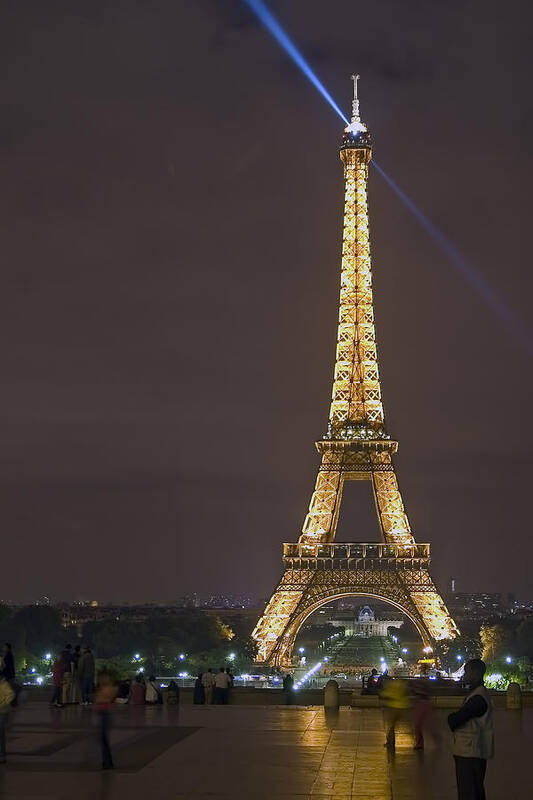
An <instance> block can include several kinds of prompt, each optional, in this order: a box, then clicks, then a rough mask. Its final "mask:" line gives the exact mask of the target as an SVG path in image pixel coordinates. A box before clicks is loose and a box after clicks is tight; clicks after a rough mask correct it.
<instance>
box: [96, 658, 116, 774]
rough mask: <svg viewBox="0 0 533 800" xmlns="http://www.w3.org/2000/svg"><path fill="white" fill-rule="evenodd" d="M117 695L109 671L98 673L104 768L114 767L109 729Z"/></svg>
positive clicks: (97, 692)
mask: <svg viewBox="0 0 533 800" xmlns="http://www.w3.org/2000/svg"><path fill="white" fill-rule="evenodd" d="M116 696H117V686H116V683H115V681H114V680H113V678H112V676H111V675H110V674H109V673H108V672H101V673H100V674H99V675H98V685H97V687H96V693H95V701H96V708H97V711H98V716H99V718H100V726H99V727H100V748H101V751H102V769H113V756H112V754H111V746H110V744H109V731H110V728H111V707H112V705H113V703H114V701H115V697H116Z"/></svg>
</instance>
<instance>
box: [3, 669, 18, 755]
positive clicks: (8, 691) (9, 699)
mask: <svg viewBox="0 0 533 800" xmlns="http://www.w3.org/2000/svg"><path fill="white" fill-rule="evenodd" d="M14 699H15V692H14V690H13V689H12V687H11V684H10V683H9V681H8V680H7V679H6V678H4V676H3V675H0V764H5V763H6V730H7V723H8V721H9V712H10V711H11V705H12V703H13V701H14Z"/></svg>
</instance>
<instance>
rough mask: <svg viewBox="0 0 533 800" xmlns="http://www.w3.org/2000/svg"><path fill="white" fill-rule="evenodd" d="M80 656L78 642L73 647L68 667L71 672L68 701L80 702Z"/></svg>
mask: <svg viewBox="0 0 533 800" xmlns="http://www.w3.org/2000/svg"><path fill="white" fill-rule="evenodd" d="M80 658H81V646H80V645H79V644H77V645H76V647H75V648H74V652H73V653H72V661H71V662H70V669H71V672H72V676H71V682H70V697H69V702H70V703H80V702H81V683H80V677H79V671H78V667H79V662H80Z"/></svg>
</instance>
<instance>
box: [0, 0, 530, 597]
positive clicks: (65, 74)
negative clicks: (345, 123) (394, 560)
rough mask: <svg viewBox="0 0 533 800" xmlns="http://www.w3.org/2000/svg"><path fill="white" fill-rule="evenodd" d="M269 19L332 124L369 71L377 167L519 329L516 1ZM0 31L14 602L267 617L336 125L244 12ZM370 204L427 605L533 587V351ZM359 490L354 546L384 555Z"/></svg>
mask: <svg viewBox="0 0 533 800" xmlns="http://www.w3.org/2000/svg"><path fill="white" fill-rule="evenodd" d="M270 7H271V8H272V10H273V11H274V12H275V13H276V14H277V15H278V16H279V18H280V20H281V21H282V22H283V24H284V25H285V26H286V28H287V30H288V31H289V33H290V34H291V35H292V36H293V37H294V38H295V40H297V42H298V44H299V46H300V47H301V49H302V51H303V52H304V54H305V56H306V57H307V58H308V59H309V60H310V62H311V63H312V65H313V67H314V68H315V69H316V70H317V72H318V74H319V75H320V77H321V79H322V80H323V81H324V83H325V84H326V86H327V87H328V89H329V90H330V91H331V93H332V94H333V96H334V97H335V99H336V100H337V102H339V104H340V105H341V106H342V107H343V108H344V109H345V110H346V112H349V108H350V93H351V83H350V80H349V76H350V74H351V72H353V71H354V70H356V71H358V72H359V73H360V74H361V81H360V97H361V111H362V117H363V119H364V121H365V122H366V123H367V124H368V125H369V127H370V129H371V131H372V134H373V139H374V154H375V156H376V158H377V159H378V161H379V163H380V164H381V165H382V166H383V167H384V168H385V169H386V170H387V171H388V172H389V173H390V174H391V175H392V176H393V178H394V179H395V180H396V181H397V182H398V183H399V184H400V185H401V186H402V188H403V189H404V190H406V191H407V192H408V194H409V195H410V196H411V197H412V198H413V199H414V200H415V202H416V203H417V204H418V205H419V206H420V207H421V208H422V209H423V211H424V212H425V213H426V214H427V215H428V216H429V217H430V218H431V219H432V220H433V221H434V222H435V223H436V224H437V225H438V226H439V227H440V228H441V229H442V230H443V231H444V232H445V233H446V235H447V236H449V237H450V238H451V239H452V241H453V243H454V244H455V246H456V247H457V248H459V249H460V250H461V251H462V252H463V253H464V254H465V256H466V257H467V258H468V259H469V260H470V261H471V262H472V263H473V264H474V265H475V266H476V267H477V268H478V269H479V270H480V271H481V272H482V273H483V275H484V276H485V278H486V280H487V281H488V282H489V283H490V284H491V286H492V287H493V288H494V290H495V291H496V292H497V294H498V295H499V296H500V297H501V299H502V300H503V301H504V302H505V303H507V304H508V305H509V307H510V308H511V309H512V310H513V314H514V315H515V316H516V318H517V319H519V320H522V321H523V322H525V324H526V325H527V326H529V328H530V330H531V329H532V328H533V321H532V319H531V296H532V291H533V285H532V277H531V259H530V242H529V239H530V233H531V177H532V169H531V167H532V154H531V140H532V139H533V111H532V101H531V81H532V69H531V58H530V53H531V51H530V45H531V33H530V31H531V22H532V19H531V16H532V15H531V11H530V8H531V7H530V6H529V5H528V6H526V3H525V2H523V3H514V2H512V1H511V2H507V3H505V4H502V3H501V2H497V3H496V2H486V1H485V0H483V1H482V0H473V2H468V3H467V2H458V1H457V0H447V1H446V2H438V3H437V2H431V3H427V2H421V1H420V2H415V0H406V2H403V3H397V2H393V1H392V0H390V1H389V2H383V0H376V1H375V2H366V3H356V2H354V1H353V0H330V2H328V3H325V2H318V0H316V1H313V0H276V1H275V2H271V4H270ZM2 15H3V26H2V27H3V32H2V39H3V41H2V42H1V47H0V58H1V60H2V62H3V63H2V68H1V70H0V75H1V77H0V83H1V94H2V97H3V104H4V109H3V114H2V117H3V121H2V129H1V131H0V173H1V174H0V186H1V189H0V202H1V213H0V224H1V227H2V231H1V239H2V251H3V258H2V270H3V280H2V292H1V304H2V312H1V317H0V319H1V326H2V334H1V337H0V346H1V350H2V352H1V363H2V391H1V394H0V404H1V410H0V423H1V431H0V436H1V445H0V464H1V476H0V491H1V497H0V503H1V509H2V540H1V557H0V561H1V563H2V578H1V584H0V597H1V598H3V599H11V600H18V599H32V598H37V597H38V596H40V595H43V594H48V595H51V596H52V597H55V598H82V597H84V598H98V599H100V600H101V601H105V600H108V599H114V600H129V601H138V600H148V599H160V600H171V599H173V598H176V597H177V596H178V595H182V594H184V593H187V592H191V591H194V590H196V591H199V592H203V593H205V592H227V591H231V592H242V593H248V594H251V595H253V596H256V597H264V596H266V595H267V594H269V593H270V591H271V590H272V588H273V587H274V584H275V582H276V581H277V579H278V577H279V574H280V570H281V543H282V542H283V541H296V539H297V537H298V535H299V532H300V528H301V524H302V521H303V518H304V516H305V513H306V510H307V504H308V501H309V497H310V493H311V490H312V488H313V484H314V480H315V473H316V469H317V467H318V463H319V458H318V454H317V453H316V451H315V447H314V441H315V439H317V438H318V437H320V436H321V435H322V434H323V432H324V431H325V427H326V422H327V413H328V408H329V402H328V401H329V397H330V392H331V379H332V371H333V358H334V351H335V338H336V318H337V301H338V284H339V263H340V258H339V256H340V243H341V225H342V191H343V186H342V165H341V163H340V160H339V157H338V152H337V150H338V144H339V141H340V137H341V133H342V123H341V121H340V120H339V119H338V118H337V117H336V115H335V114H334V113H333V111H332V110H331V109H330V108H329V106H327V104H326V103H325V102H324V100H323V99H322V98H321V97H320V96H319V95H318V93H317V92H316V91H315V90H314V89H313V87H312V86H311V85H310V84H309V83H308V82H307V80H306V79H305V78H304V76H303V75H302V74H301V73H300V72H299V71H298V70H297V69H296V67H295V66H294V65H293V64H292V63H291V62H290V61H289V60H288V58H287V57H286V55H285V54H284V53H283V52H282V51H281V50H280V49H279V47H278V46H277V44H276V43H275V42H274V41H273V39H272V38H271V36H270V35H269V34H268V33H267V32H266V31H265V29H264V28H262V27H261V26H260V25H259V24H258V23H257V22H256V21H255V19H254V18H253V17H252V16H251V14H250V12H249V11H247V10H246V8H245V7H244V5H243V4H242V3H240V2H237V0H191V1H190V2H183V0H123V2H110V0H108V1H107V2H102V1H101V0H91V2H77V3H72V2H67V0H63V1H62V2H59V1H58V0H47V1H46V2H43V0H27V2H24V3H21V2H19V1H17V0H8V1H7V2H5V3H4V4H3V12H2ZM369 193H370V212H371V225H372V244H373V267H374V299H375V304H376V325H377V335H378V345H379V358H380V367H381V379H382V389H383V395H384V403H385V413H386V419H387V425H388V430H389V433H390V434H391V435H392V437H393V438H396V439H398V440H399V442H400V449H399V453H398V455H397V456H396V461H395V463H396V468H397V474H398V477H399V481H400V486H401V489H402V493H403V497H404V501H405V503H406V508H407V512H408V514H409V517H410V521H411V525H412V527H413V531H414V533H415V536H416V537H417V538H418V540H419V541H422V542H425V541H431V543H432V553H433V567H432V569H433V574H434V575H435V577H436V579H437V580H438V581H440V583H441V586H444V584H445V582H446V581H447V580H448V579H449V577H450V576H451V575H453V576H455V578H456V579H457V588H458V589H461V590H464V591H467V590H472V591H476V590H487V591H515V592H516V593H517V594H518V595H519V596H521V597H529V598H530V599H532V598H533V588H532V586H531V581H530V575H531V561H532V557H533V537H532V529H531V512H530V502H531V494H532V491H533V490H532V483H533V465H532V461H531V444H532V441H531V440H532V434H531V426H532V423H531V398H532V394H533V378H532V363H533V361H532V356H531V354H529V353H528V351H527V348H526V347H525V346H523V345H522V344H521V343H520V342H518V341H517V340H516V338H513V336H512V335H510V334H509V332H508V330H507V329H506V327H505V326H504V325H503V324H502V323H501V321H500V320H499V319H498V318H497V317H496V316H495V315H494V313H493V312H492V311H491V310H490V309H489V308H488V307H487V305H486V304H485V302H484V301H483V300H482V299H481V298H480V296H479V295H478V294H477V293H476V292H475V291H474V290H473V289H472V288H471V287H470V286H469V285H468V284H467V283H466V282H465V281H464V279H463V278H462V277H461V276H460V275H459V274H458V273H457V271H456V270H455V269H454V268H453V266H452V265H451V264H450V262H449V261H448V260H447V258H446V257H445V256H444V255H443V253H442V252H441V251H440V250H439V248H438V247H437V245H436V244H435V243H434V242H433V241H432V239H431V238H430V237H429V236H428V235H427V234H426V233H425V232H424V231H423V230H422V229H421V228H420V227H419V226H418V224H417V223H416V221H415V220H414V218H413V217H412V215H411V214H410V212H409V211H408V210H406V208H405V207H404V206H402V204H401V203H400V201H399V200H398V198H397V197H396V196H395V195H394V194H393V193H392V192H391V190H390V189H389V188H388V187H387V186H386V184H385V183H384V182H383V180H382V179H381V178H380V177H379V176H378V175H377V173H375V172H374V171H372V174H371V178H370V187H369ZM352 489H353V495H352V494H351V493H350V490H352ZM345 497H346V508H345V509H344V513H343V514H341V521H340V523H339V538H343V539H345V540H363V541H364V540H369V539H375V538H377V534H378V531H377V521H376V519H375V516H374V512H373V509H372V505H371V503H372V499H371V493H370V484H367V483H358V484H354V483H351V484H348V485H347V489H346V493H345ZM358 503H359V506H358V505H357V504H358ZM358 508H359V509H360V511H359V512H358Z"/></svg>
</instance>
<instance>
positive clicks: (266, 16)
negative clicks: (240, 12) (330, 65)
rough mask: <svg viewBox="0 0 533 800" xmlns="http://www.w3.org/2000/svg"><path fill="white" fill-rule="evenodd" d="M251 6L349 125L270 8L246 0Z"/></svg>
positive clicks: (255, 1)
mask: <svg viewBox="0 0 533 800" xmlns="http://www.w3.org/2000/svg"><path fill="white" fill-rule="evenodd" d="M244 2H245V3H246V4H247V5H248V6H250V8H251V9H252V11H253V12H254V14H256V16H257V17H258V18H259V20H260V21H261V22H262V23H263V25H264V26H265V27H266V28H268V30H269V31H270V33H271V34H272V36H273V37H274V39H275V40H276V41H277V42H278V44H279V45H280V46H281V47H282V48H283V49H284V50H285V52H286V53H287V55H288V56H290V58H292V60H293V61H294V63H295V64H296V66H297V67H299V68H300V69H301V70H302V72H303V74H304V75H305V76H306V78H309V80H310V81H311V83H312V84H313V86H314V87H315V88H316V89H318V91H319V92H320V94H321V95H322V97H324V99H325V100H327V102H328V103H329V104H330V106H331V107H332V109H333V110H334V111H335V112H336V113H337V114H338V115H339V117H340V118H341V119H342V120H343V121H344V123H345V124H346V125H348V124H349V123H348V118H347V117H346V116H345V115H344V114H343V112H342V111H341V109H340V108H339V106H338V105H337V103H336V102H335V100H334V99H333V97H332V96H331V95H330V93H329V92H328V90H327V89H326V87H325V86H324V84H323V83H322V81H319V80H318V78H317V76H316V75H315V73H314V72H313V70H312V69H311V67H310V66H309V64H308V63H307V61H306V60H305V58H304V57H303V55H302V54H301V53H300V51H299V50H298V48H297V47H296V45H295V44H294V43H293V42H292V41H291V40H290V38H289V37H288V36H287V34H286V33H285V31H284V30H283V28H282V27H281V25H280V24H279V22H278V21H277V19H276V18H275V17H274V16H273V15H272V14H271V13H270V11H269V10H268V8H267V7H266V6H265V4H264V3H263V2H262V0H244Z"/></svg>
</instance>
